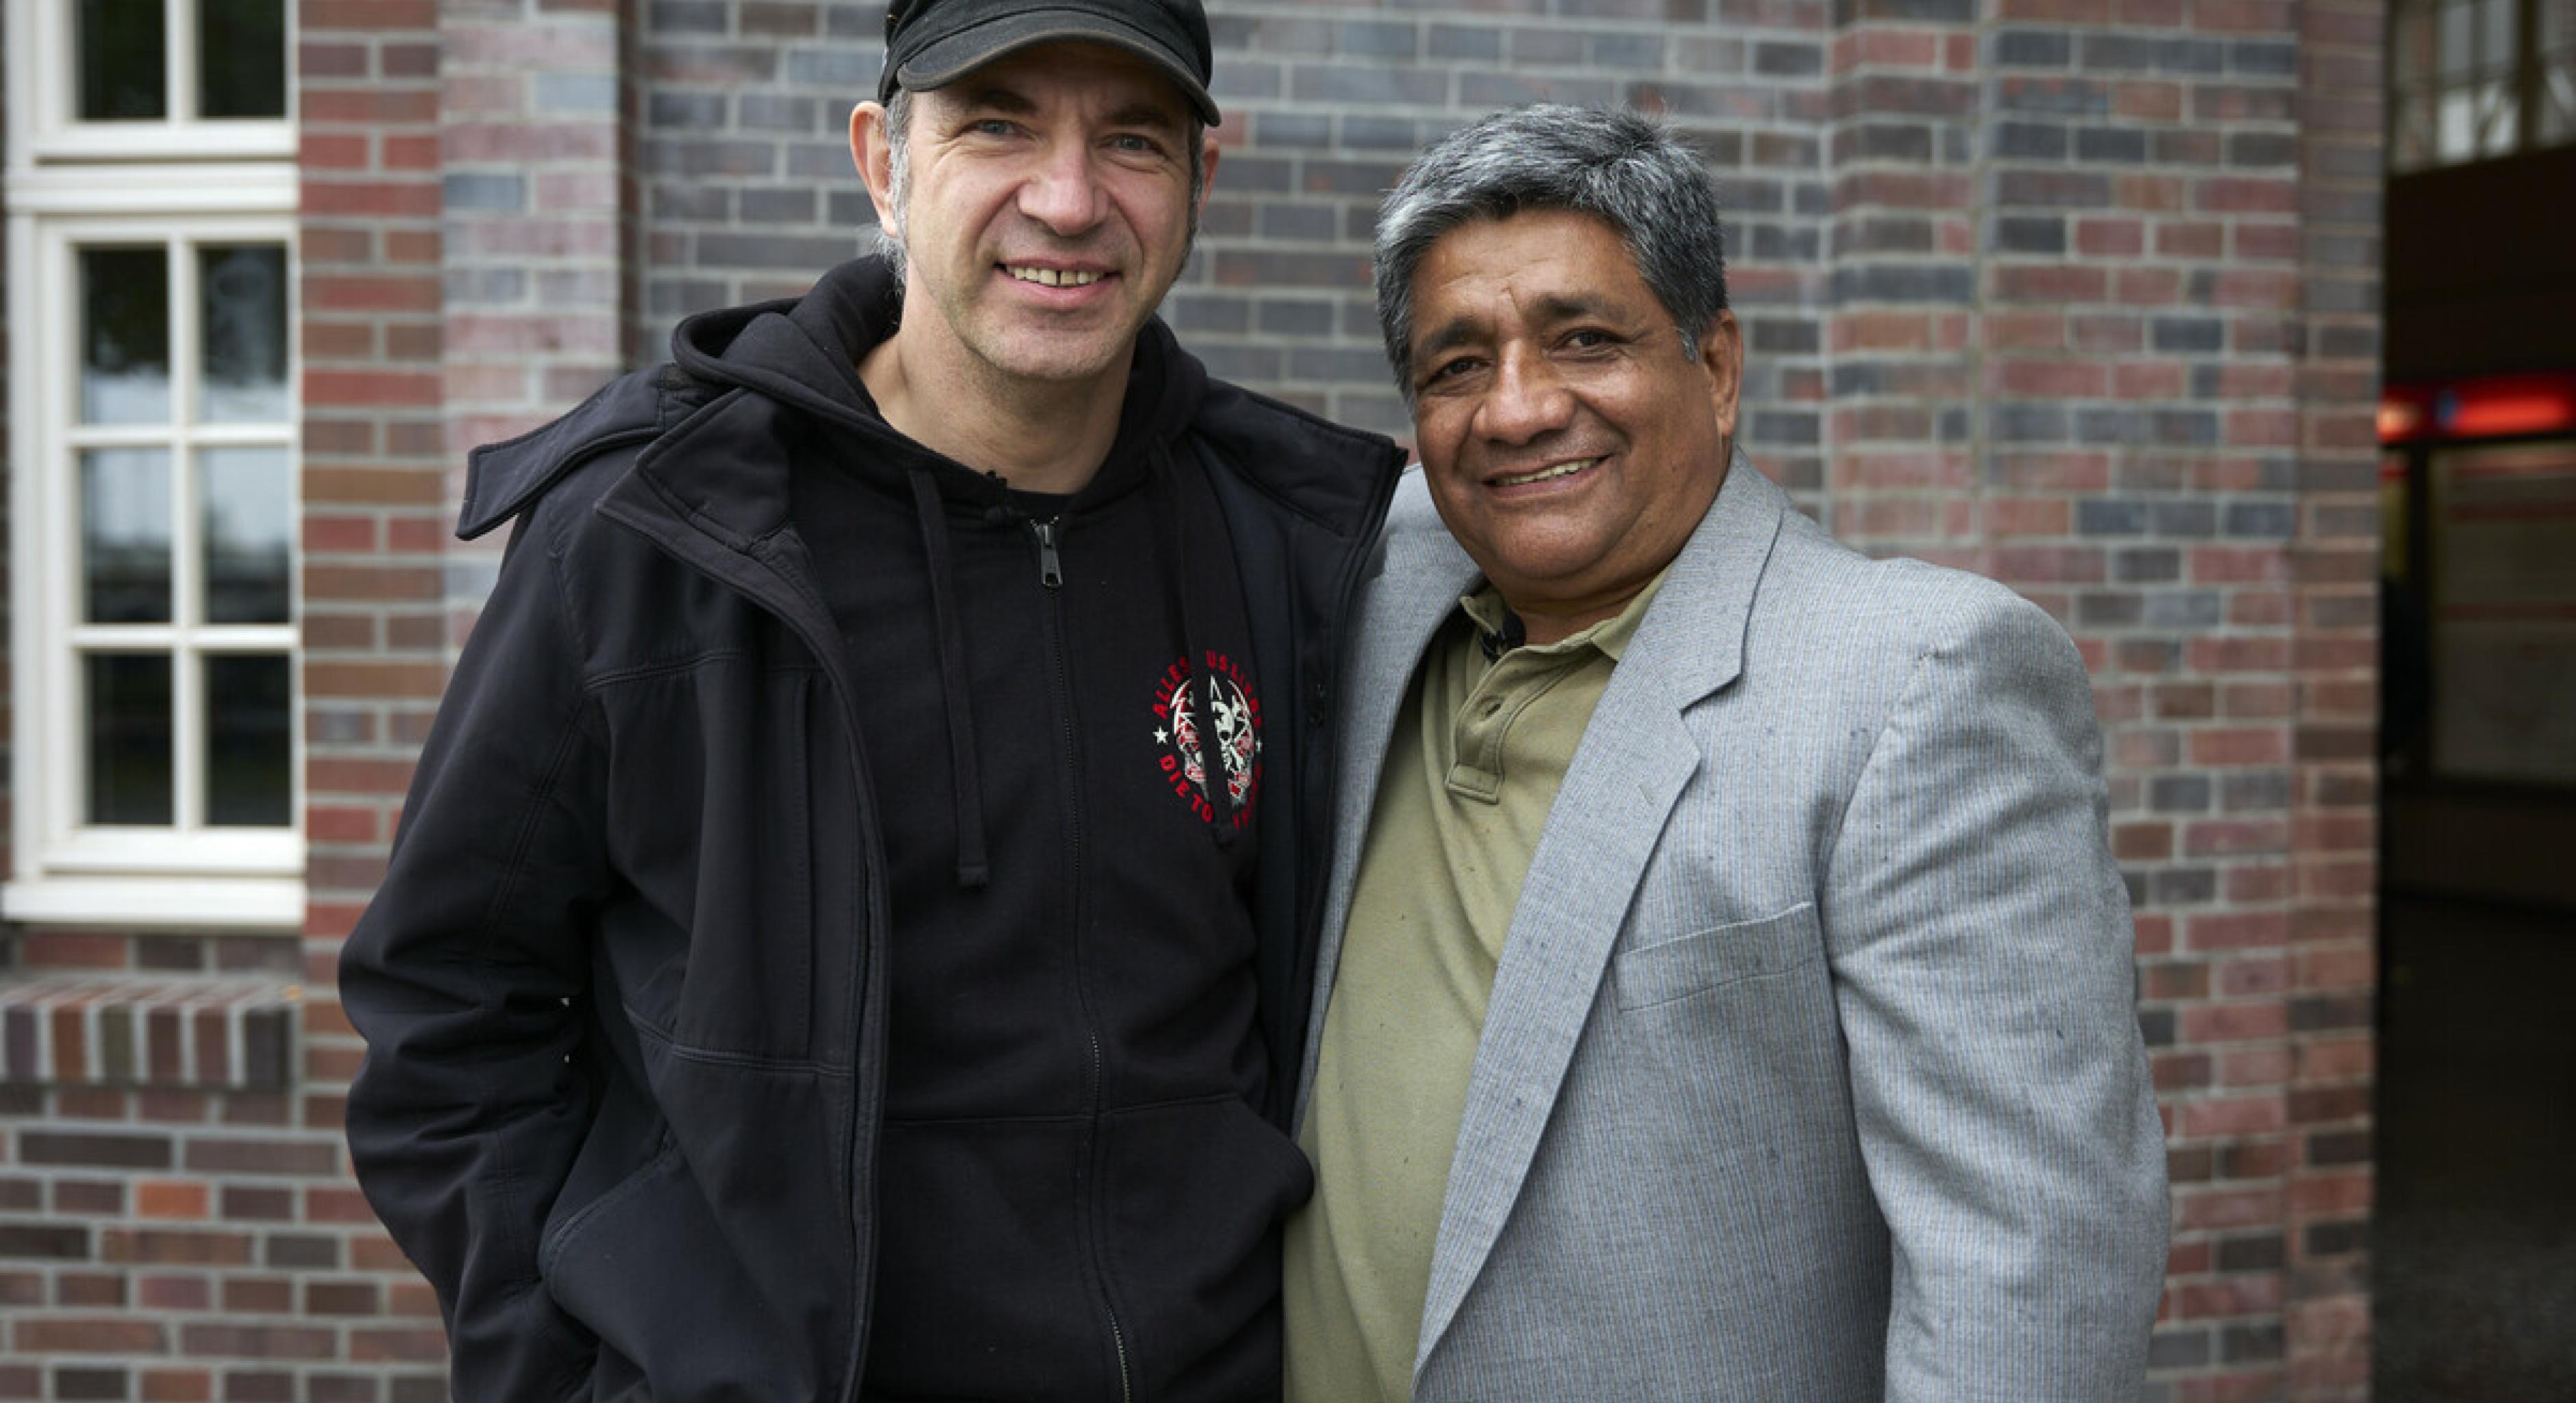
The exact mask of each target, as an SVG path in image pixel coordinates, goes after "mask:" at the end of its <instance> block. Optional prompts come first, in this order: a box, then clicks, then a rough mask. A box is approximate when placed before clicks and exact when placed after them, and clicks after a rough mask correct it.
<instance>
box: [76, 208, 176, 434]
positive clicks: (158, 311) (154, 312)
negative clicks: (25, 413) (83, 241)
mask: <svg viewBox="0 0 2576 1403" xmlns="http://www.w3.org/2000/svg"><path fill="white" fill-rule="evenodd" d="M80 283H81V386H80V398H81V403H80V411H81V420H82V422H84V423H90V424H150V423H165V422H167V421H168V420H169V418H170V256H169V255H168V254H167V253H166V252H164V251H162V250H160V249H157V248H85V249H82V250H81V251H80Z"/></svg>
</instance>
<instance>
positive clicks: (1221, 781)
mask: <svg viewBox="0 0 2576 1403" xmlns="http://www.w3.org/2000/svg"><path fill="white" fill-rule="evenodd" d="M1146 456H1147V459H1148V461H1149V462H1150V463H1151V465H1152V469H1153V474H1154V480H1153V481H1152V482H1149V483H1147V484H1146V495H1147V496H1149V497H1151V498H1152V499H1153V501H1154V518H1155V521H1154V524H1155V526H1156V528H1157V529H1158V530H1159V531H1160V532H1161V534H1162V537H1163V545H1164V550H1163V552H1162V555H1163V570H1164V575H1165V579H1164V584H1163V588H1164V589H1165V590H1166V591H1167V592H1169V593H1170V594H1171V596H1172V598H1173V600H1174V601H1176V602H1177V603H1178V605H1179V606H1180V612H1181V656H1182V658H1183V660H1184V661H1185V662H1186V663H1187V665H1188V667H1189V670H1190V677H1189V681H1188V682H1187V683H1186V684H1184V685H1186V686H1188V687H1189V688H1190V689H1191V690H1192V691H1193V692H1195V693H1196V695H1197V700H1196V702H1195V703H1194V704H1193V705H1194V706H1195V708H1196V709H1197V711H1198V716H1199V724H1198V737H1199V757H1198V759H1199V773H1200V775H1202V776H1203V778H1202V779H1201V780H1200V781H1199V784H1200V788H1201V789H1202V790H1203V791H1204V792H1205V793H1206V795H1207V801H1208V804H1209V806H1210V807H1212V808H1214V809H1215V810H1216V811H1217V821H1216V822H1215V823H1214V824H1213V825H1211V827H1212V828H1213V829H1214V831H1215V833H1216V845H1217V846H1218V847H1220V848H1230V847H1232V846H1234V824H1235V819H1236V817H1237V816H1238V815H1239V814H1240V813H1241V812H1242V810H1241V808H1240V807H1239V806H1238V805H1237V804H1236V802H1235V797H1234V784H1233V777H1232V776H1231V775H1230V774H1229V773H1228V772H1227V768H1226V761H1225V756H1224V755H1222V754H1221V753H1219V750H1218V747H1219V746H1220V745H1221V744H1223V742H1222V741H1220V740H1219V738H1218V736H1217V726H1216V679H1215V678H1213V677H1211V676H1210V675H1209V674H1210V673H1211V672H1212V671H1214V669H1212V668H1210V667H1209V666H1208V662H1207V655H1206V654H1205V653H1203V652H1201V651H1200V649H1199V641H1200V639H1201V637H1202V636H1203V635H1201V634H1200V632H1199V630H1198V623H1197V620H1196V618H1195V616H1193V615H1192V614H1191V612H1190V595H1191V591H1190V571H1189V554H1188V551H1189V542H1188V535H1189V533H1188V532H1186V531H1184V530H1182V529H1181V525H1180V518H1179V515H1178V510H1179V509H1178V505H1177V503H1176V502H1175V501H1174V499H1175V498H1176V497H1178V496H1179V495H1180V492H1181V475H1180V470H1179V469H1178V468H1177V467H1175V466H1174V465H1173V463H1172V450H1171V445H1170V444H1169V443H1167V442H1166V441H1165V440H1163V439H1160V438H1157V439H1155V440H1154V441H1153V445H1152V447H1151V448H1150V449H1149V450H1148V451H1147V455H1146ZM1243 724H1244V725H1246V726H1249V725H1251V724H1252V718H1250V717H1248V716H1247V717H1245V718H1244V720H1243ZM1254 744H1255V745H1258V744H1259V742H1258V741H1256V742H1254ZM1256 758H1258V757H1257V754H1256Z"/></svg>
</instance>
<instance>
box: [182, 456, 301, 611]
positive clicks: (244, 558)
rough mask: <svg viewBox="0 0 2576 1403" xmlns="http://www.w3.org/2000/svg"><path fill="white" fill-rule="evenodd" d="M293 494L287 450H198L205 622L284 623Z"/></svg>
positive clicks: (292, 523) (292, 527)
mask: <svg viewBox="0 0 2576 1403" xmlns="http://www.w3.org/2000/svg"><path fill="white" fill-rule="evenodd" d="M289 491H290V484H289V483H288V481H287V467H286V450H285V449H283V448H208V449H202V450H200V451H199V452H198V454H197V504H198V505H197V510H198V512H199V516H200V521H199V528H200V529H201V530H202V531H204V533H205V559H206V622H208V623H210V624H282V623H285V622H286V591H287V540H288V536H289V534H290V533H291V532H292V531H293V530H294V515H295V513H294V506H293V502H292V499H291V498H290V497H289V495H288V494H289Z"/></svg>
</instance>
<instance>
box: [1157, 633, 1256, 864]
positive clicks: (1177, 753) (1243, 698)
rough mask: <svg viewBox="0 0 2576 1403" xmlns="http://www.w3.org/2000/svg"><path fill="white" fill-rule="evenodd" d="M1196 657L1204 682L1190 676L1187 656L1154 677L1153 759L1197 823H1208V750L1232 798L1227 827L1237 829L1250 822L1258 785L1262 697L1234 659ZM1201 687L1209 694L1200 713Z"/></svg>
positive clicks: (1212, 813)
mask: <svg viewBox="0 0 2576 1403" xmlns="http://www.w3.org/2000/svg"><path fill="white" fill-rule="evenodd" d="M1201 660H1202V661H1203V662H1204V663H1205V664H1206V666H1207V674H1208V685H1207V686H1206V687H1204V688H1202V687H1201V686H1199V684H1198V683H1197V681H1196V680H1195V679H1194V678H1193V677H1192V676H1191V673H1190V664H1189V660H1188V659H1187V658H1183V659H1180V660H1178V661H1175V662H1174V663H1173V664H1172V665H1171V666H1170V667H1167V668H1165V669H1163V675H1162V676H1161V677H1159V678H1157V679H1155V682H1154V753H1155V759H1156V760H1157V761H1158V762H1159V763H1160V764H1161V765H1162V768H1163V779H1164V782H1165V783H1167V784H1169V785H1170V786H1171V788H1172V792H1173V793H1174V794H1176V795H1178V796H1180V798H1181V799H1182V800H1183V801H1185V802H1186V803H1188V804H1189V806H1190V811H1191V812H1193V813H1195V814H1197V815H1198V816H1199V818H1200V819H1201V820H1202V821H1204V822H1207V823H1214V822H1216V821H1217V808H1216V805H1215V803H1214V802H1213V800H1214V797H1215V793H1216V791H1214V790H1212V789H1210V788H1209V787H1208V775H1209V773H1210V769H1211V759H1210V757H1211V755H1213V757H1214V760H1213V764H1214V766H1215V768H1216V769H1217V770H1218V771H1219V772H1221V773H1222V774H1223V775H1224V776H1225V792H1226V795H1227V797H1228V798H1230V799H1231V800H1232V801H1233V802H1232V804H1231V805H1230V807H1231V809H1232V811H1233V820H1234V826H1235V827H1237V828H1241V827H1243V826H1244V825H1245V824H1247V823H1249V822H1251V820H1252V796H1253V795H1254V794H1256V793H1259V792H1260V789H1261V698H1260V697H1259V696H1258V695H1256V694H1255V693H1254V692H1253V690H1252V682H1251V679H1249V678H1247V677H1245V676H1244V675H1243V669H1241V668H1239V667H1237V666H1235V663H1234V659H1232V658H1229V657H1227V656H1226V655H1225V654H1223V653H1208V654H1205V655H1203V657H1202V659H1201ZM1202 692H1206V693H1208V694H1210V695H1209V697H1208V699H1207V710H1208V711H1209V712H1210V713H1211V714H1210V715H1206V716H1202V715H1200V714H1199V711H1200V703H1201V695H1200V694H1201V693H1202Z"/></svg>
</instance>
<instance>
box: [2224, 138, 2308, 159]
mask: <svg viewBox="0 0 2576 1403" xmlns="http://www.w3.org/2000/svg"><path fill="white" fill-rule="evenodd" d="M2298 160H2299V141H2298V138H2296V137H2293V136H2285V135H2282V134H2280V133H2276V132H2230V133H2228V135H2227V164H2229V165H2231V166H2293V165H2296V164H2298Z"/></svg>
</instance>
